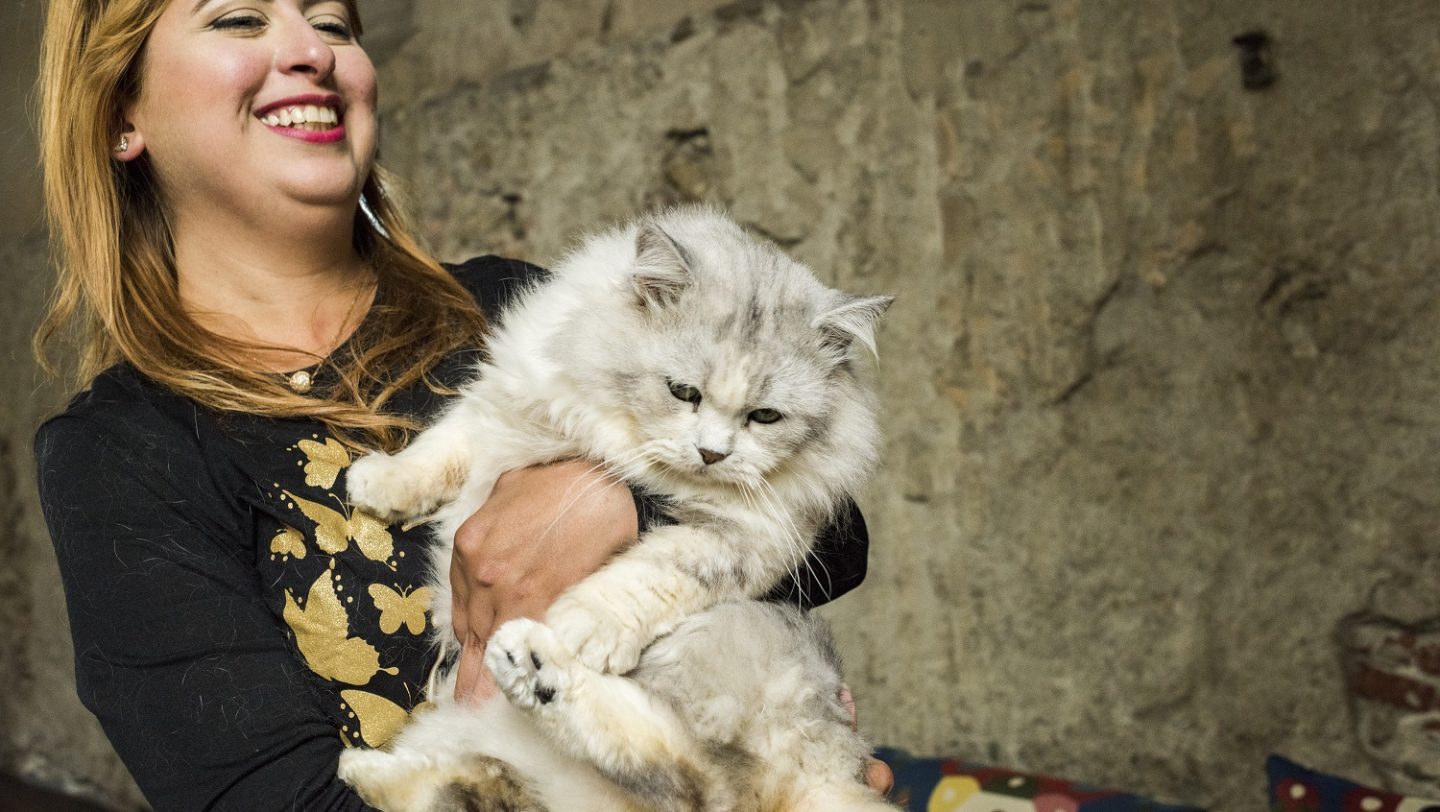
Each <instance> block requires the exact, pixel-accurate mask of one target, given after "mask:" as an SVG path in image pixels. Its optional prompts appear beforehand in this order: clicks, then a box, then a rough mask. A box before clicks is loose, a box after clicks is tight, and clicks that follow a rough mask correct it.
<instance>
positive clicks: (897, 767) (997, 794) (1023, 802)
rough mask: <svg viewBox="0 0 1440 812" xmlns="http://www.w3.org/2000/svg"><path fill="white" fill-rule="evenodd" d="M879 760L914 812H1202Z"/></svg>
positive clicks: (895, 754) (998, 774)
mask: <svg viewBox="0 0 1440 812" xmlns="http://www.w3.org/2000/svg"><path fill="white" fill-rule="evenodd" d="M876 756H877V757H879V758H880V759H881V760H883V761H884V762H885V763H887V764H889V765H890V769H891V770H894V772H895V791H894V792H893V793H892V794H891V796H890V797H891V798H892V799H893V800H895V802H896V803H899V804H900V805H901V806H902V807H904V808H905V809H906V810H909V812H1201V810H1200V809H1199V807H1193V806H1167V805H1165V804H1161V803H1156V802H1155V801H1151V800H1148V799H1146V798H1141V797H1139V796H1136V795H1131V794H1129V793H1125V792H1118V791H1116V790H1106V789H1099V788H1098V787H1090V786H1086V785H1084V784H1075V783H1072V782H1070V781H1066V780H1064V779H1062V778H1051V777H1049V776H1044V775H1034V774H1031V773H1022V772H1016V771H1015V770H1005V769H1000V768H997V767H985V766H981V765H979V764H973V763H970V762H965V761H959V760H957V759H941V758H917V757H915V756H912V755H910V754H909V753H906V752H905V751H903V750H892V749H881V750H880V751H879V752H877V753H876Z"/></svg>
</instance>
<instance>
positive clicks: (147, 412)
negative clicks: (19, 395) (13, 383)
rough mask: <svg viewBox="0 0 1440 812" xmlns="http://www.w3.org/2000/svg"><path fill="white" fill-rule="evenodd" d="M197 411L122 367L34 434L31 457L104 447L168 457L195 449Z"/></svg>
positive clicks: (96, 382) (112, 369) (99, 378)
mask: <svg viewBox="0 0 1440 812" xmlns="http://www.w3.org/2000/svg"><path fill="white" fill-rule="evenodd" d="M197 408H198V407H197V406H196V405H195V403H194V402H193V401H191V400H189V399H188V398H184V397H181V396H179V395H177V394H175V393H173V392H171V391H169V390H168V389H166V388H165V387H163V386H160V385H159V384H157V383H155V382H153V381H151V380H150V379H148V378H146V377H145V376H143V375H141V374H140V373H139V372H138V371H136V370H135V369H134V368H133V367H131V366H130V365H129V364H126V363H123V362H122V363H120V364H116V365H115V366H113V367H110V368H109V369H107V370H105V371H104V372H101V373H100V374H99V375H97V376H95V379H94V380H92V381H91V382H90V385H89V387H87V388H86V389H85V390H84V391H82V392H80V393H79V394H77V395H75V396H74V397H73V398H71V399H70V402H69V404H68V405H67V406H66V407H65V408H64V409H63V410H61V411H60V412H59V413H57V414H55V415H53V416H51V417H50V418H48V419H47V420H45V421H44V422H43V423H41V424H40V427H39V428H38V429H37V430H36V432H35V456H36V458H37V461H38V462H40V464H41V470H42V471H43V470H44V468H45V464H44V463H45V461H46V460H47V458H54V457H57V456H73V455H75V454H77V453H80V454H83V453H86V450H87V449H88V450H89V451H90V452H91V453H94V452H98V451H99V450H101V449H102V448H104V449H115V448H117V447H119V448H129V449H133V450H135V451H143V450H148V451H151V452H154V451H160V452H168V451H171V450H173V449H175V448H176V447H179V446H185V445H187V444H194V443H196V442H198V438H196V437H195V436H194V432H193V431H189V430H187V428H186V426H194V425H195V423H196V420H197V418H198V415H197V414H196V409H197Z"/></svg>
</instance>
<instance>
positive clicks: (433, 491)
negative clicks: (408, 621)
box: [347, 209, 890, 809]
mask: <svg viewBox="0 0 1440 812" xmlns="http://www.w3.org/2000/svg"><path fill="white" fill-rule="evenodd" d="M889 301H890V300H889V298H888V297H871V298H856V297H851V296H847V295H845V294H842V293H839V292H837V291H834V290H830V289H828V288H826V287H824V286H823V285H821V284H820V282H819V281H818V280H816V279H815V277H814V275H813V274H811V273H810V272H809V271H808V270H807V269H805V268H804V267H803V266H801V265H800V264H798V263H796V262H794V261H793V260H791V259H789V258H788V257H786V256H785V255H783V254H782V253H780V252H779V251H778V250H776V249H775V248H774V247H773V246H771V245H769V244H768V243H762V242H759V241H756V240H754V239H752V238H751V237H749V236H748V235H746V234H745V233H744V232H743V231H742V230H741V229H740V228H739V227H738V226H736V225H735V224H734V223H733V222H731V221H730V220H728V219H726V218H725V217H723V216H722V215H720V214H718V213H716V212H714V211H711V210H707V209H680V210H674V211H671V212H667V213H665V214H662V215H659V216H657V217H655V218H653V219H650V220H645V221H641V222H638V223H634V224H631V225H628V226H625V227H622V228H619V229H615V230H613V231H610V232H607V233H604V234H601V235H598V236H596V237H592V238H591V239H589V240H587V241H586V242H585V243H584V244H583V245H582V246H581V247H580V248H579V249H578V250H577V251H576V252H575V253H574V254H572V255H570V256H569V257H567V258H566V259H565V260H564V261H562V262H561V263H559V264H558V265H557V266H556V267H555V269H554V272H553V278H552V279H551V280H549V281H548V282H546V283H544V284H542V285H539V286H538V287H536V288H534V289H533V290H531V291H529V292H528V293H527V294H526V295H524V296H523V297H522V298H521V299H520V301H519V302H518V304H516V305H515V306H514V307H513V308H512V309H511V310H510V312H508V313H507V314H506V315H505V317H504V320H503V323H502V325H501V327H500V329H499V330H498V332H496V333H495V335H494V337H493V339H492V341H491V343H490V345H489V347H488V350H489V360H488V361H487V362H485V363H484V364H482V365H481V366H480V368H479V369H478V370H477V373H478V374H477V378H476V380H475V382H474V383H472V384H470V385H468V386H467V387H466V388H465V389H464V390H463V391H462V393H461V397H460V398H459V399H458V400H457V402H456V403H455V404H454V405H453V406H452V407H451V408H450V409H449V410H448V411H447V412H446V413H445V414H444V415H443V416H442V417H441V419H440V420H439V421H438V422H437V423H436V424H435V425H434V426H432V427H431V428H429V429H427V430H426V431H425V432H423V433H422V434H421V435H420V436H419V437H417V438H416V440H415V441H414V442H413V443H411V445H410V446H409V447H408V448H406V449H405V450H404V451H402V452H400V453H399V454H396V455H395V456H393V457H392V456H386V455H371V456H368V457H365V458H363V459H361V460H359V461H357V462H356V463H355V464H354V465H353V466H352V467H351V468H350V470H349V472H348V482H347V487H348V492H349V496H350V499H351V501H352V502H354V503H355V504H357V505H360V506H363V507H366V508H368V509H369V510H371V511H373V512H375V513H377V514H379V515H382V516H385V517H387V518H399V517H405V516H416V515H424V514H426V513H429V512H430V511H432V510H436V509H438V513H436V514H435V517H436V519H437V531H436V532H437V539H438V543H437V544H436V546H435V549H434V552H433V556H432V561H431V565H432V572H433V575H434V582H433V583H432V585H431V586H432V588H434V590H435V593H436V595H437V597H436V600H435V603H434V614H433V622H434V624H435V628H436V631H437V635H438V638H439V642H440V643H441V644H442V645H452V644H453V643H454V642H455V641H454V640H453V632H452V631H451V624H450V618H451V614H450V613H451V606H450V602H451V594H450V590H449V572H450V557H451V545H450V543H449V540H450V539H452V538H453V537H454V533H455V531H456V530H457V529H458V527H459V525H460V524H461V523H462V522H463V521H464V520H465V519H466V518H468V517H469V516H470V515H471V514H473V513H474V512H475V510H477V509H478V508H479V506H480V505H481V504H482V503H483V502H484V500H485V499H486V497H487V496H488V495H489V492H490V490H491V488H492V487H493V485H494V482H495V480H496V478H498V477H499V475H500V474H501V473H503V472H505V471H509V470H513V469H516V468H522V467H526V466H529V465H534V464H539V463H544V462H549V461H554V460H558V459H564V458H571V457H582V458H586V459H591V460H596V461H599V462H600V463H602V464H603V465H605V466H606V467H607V468H609V469H610V470H611V471H612V472H614V473H615V474H617V475H618V476H620V477H621V478H622V479H624V480H626V481H628V482H630V483H632V484H634V485H638V486H640V487H642V488H644V489H646V490H648V491H650V492H652V493H655V494H659V495H662V496H665V497H667V498H668V499H669V500H670V502H671V504H673V506H674V508H673V511H672V513H673V515H674V516H675V518H676V519H677V520H678V521H679V523H678V524H675V525H669V526H662V527H658V528H656V529H653V530H651V531H650V532H648V533H646V534H645V536H644V537H643V538H642V539H641V542H640V543H639V544H637V545H635V546H634V547H632V548H631V549H629V550H628V551H627V552H625V553H623V554H621V555H619V556H618V557H616V558H615V559H614V560H613V561H611V562H610V563H609V564H607V565H606V566H605V567H603V568H602V569H601V570H600V571H599V572H597V573H595V574H594V575H592V576H590V577H589V578H587V579H585V580H584V581H582V582H581V583H579V584H578V585H576V586H575V587H573V588H572V589H570V590H569V591H567V592H566V593H565V594H564V595H562V596H561V598H560V599H559V600H558V601H556V603H555V604H554V606H553V607H552V608H551V609H550V610H549V612H548V613H547V615H546V619H545V624H544V625H543V626H539V625H536V626H534V627H527V629H526V632H525V634H524V635H523V638H524V640H523V641H520V642H516V641H512V642H513V643H514V646H515V647H518V648H527V647H528V648H529V649H531V650H533V649H534V648H535V647H536V646H539V647H541V648H544V649H545V650H546V652H547V653H546V655H545V656H546V658H547V659H548V660H552V661H561V660H563V661H564V662H563V667H562V665H561V664H556V665H553V666H552V668H551V671H550V673H552V674H571V675H578V676H574V679H575V680H576V681H577V684H583V685H597V686H605V687H604V688H603V689H602V688H596V689H594V690H595V691H602V692H603V693H604V695H605V696H606V698H607V700H608V701H609V702H611V703H614V704H616V705H618V706H619V707H624V708H627V709H629V712H631V713H633V714H635V715H636V716H637V718H643V719H644V720H646V721H644V722H643V723H639V729H643V730H646V731H649V732H650V733H654V734H656V735H659V734H658V733H656V732H657V731H664V730H670V729H674V730H680V729H682V728H683V729H685V730H687V731H689V728H688V726H687V724H688V723H682V722H681V721H679V720H677V719H673V718H670V717H669V716H667V713H673V711H664V710H663V709H662V708H660V707H659V706H657V705H655V704H654V702H653V701H651V700H649V699H647V695H646V694H645V692H644V691H642V690H640V689H637V688H634V687H633V686H634V684H635V683H634V682H632V681H629V680H625V679H622V678H620V677H612V676H609V675H612V674H627V673H628V672H631V671H632V670H633V669H635V667H636V666H637V664H639V663H640V661H641V655H642V652H643V651H645V650H646V647H647V646H649V645H650V644H651V642H652V641H654V640H656V638H658V637H661V636H662V635H665V634H667V633H670V632H671V631H673V630H674V629H675V628H676V627H677V625H679V624H681V623H683V622H684V621H685V620H686V619H687V618H690V617H693V616H695V615H696V614H697V613H701V612H705V611H706V610H709V609H711V608H712V607H715V606H717V605H719V604H721V603H723V602H726V601H735V600H743V599H749V598H755V597H758V596H760V595H761V594H763V593H764V592H765V591H767V590H768V589H770V588H771V587H772V586H773V585H774V584H775V583H776V582H777V581H778V580H779V579H780V578H781V577H782V576H784V575H785V574H786V573H787V572H789V573H794V572H797V571H798V568H799V567H800V566H801V564H802V561H803V559H804V557H805V555H806V554H807V553H808V551H809V549H810V546H811V545H812V543H813V539H814V536H815V533H816V531H817V529H818V527H819V526H820V524H821V523H822V522H823V521H825V520H826V519H827V518H828V517H829V516H830V515H831V513H832V512H833V511H834V510H835V508H836V506H837V504H838V502H839V501H840V500H841V499H842V498H843V496H844V494H846V493H848V492H853V491H854V490H855V489H857V488H858V487H859V486H860V485H861V484H862V483H863V481H864V480H865V478H866V477H867V476H868V474H869V472H870V470H871V468H872V467H873V465H874V462H875V455H876V446H877V431H876V426H875V420H874V411H875V409H874V398H873V394H872V392H871V390H870V387H869V386H868V384H867V382H866V381H865V380H864V375H865V374H866V369H865V367H864V366H863V365H862V364H861V363H859V361H860V360H862V359H860V358H859V357H858V356H859V354H860V353H859V351H860V350H867V351H873V348H874V337H873V328H874V321H875V319H877V318H878V317H879V315H880V314H881V313H882V312H883V311H884V309H885V307H886V306H888V304H889ZM676 386H685V387H691V388H692V389H693V391H694V392H696V393H698V394H697V396H696V399H695V401H694V402H687V401H684V400H681V399H680V395H678V394H675V393H676V392H684V391H685V390H684V389H676V388H675V387H676ZM757 410H775V411H778V412H780V413H782V415H783V417H782V419H780V420H778V421H774V422H773V423H772V422H766V421H762V420H758V419H753V416H754V415H757V414H763V412H759V411H757ZM702 449H703V450H704V451H705V452H706V455H709V456H712V457H713V456H715V455H721V458H720V459H719V460H718V461H713V460H712V461H711V464H707V462H706V460H705V459H704V455H702V454H701V450H702ZM507 628H508V627H507ZM537 630H543V631H537ZM505 631H506V630H505V629H502V633H504V632H505ZM515 634H517V635H518V634H520V633H519V632H515ZM542 638H543V641H541V642H537V640H541V639H542ZM522 643H523V645H522ZM493 645H494V644H493V643H492V646H493ZM490 665H491V666H492V670H495V669H499V671H504V670H505V669H504V667H503V666H504V664H503V663H500V662H495V661H492V662H491V663H490ZM759 666H760V664H755V667H759ZM497 676H500V674H499V673H498V671H497ZM509 676H510V677H512V678H513V679H512V682H513V685H512V686H511V688H510V689H508V690H509V693H510V695H511V699H512V700H515V699H516V697H517V696H519V695H520V694H518V693H516V692H517V691H520V690H521V689H520V688H518V687H515V686H518V685H521V683H523V681H524V680H523V679H522V678H521V677H518V676H515V675H514V674H510V675H509ZM533 676H534V675H530V677H533ZM528 678H529V677H526V679H528ZM514 680H520V681H519V682H514ZM626 686H631V687H626ZM637 691H638V693H637ZM581 693H582V694H583V693H584V691H583V690H582V691H581ZM621 697H630V698H629V699H627V700H624V701H622V700H621ZM647 703H648V704H647ZM491 704H492V706H493V705H495V704H503V703H491ZM543 704H544V707H543V708H542V707H541V706H540V705H534V706H532V707H531V709H530V713H529V714H528V715H529V718H530V719H531V720H532V721H535V720H536V719H543V718H545V714H550V715H551V716H553V715H554V714H553V713H552V712H553V711H554V710H555V709H554V708H549V707H548V704H549V703H543ZM448 707H458V706H454V705H453V704H451V705H448ZM505 707H506V708H507V709H506V710H503V711H502V710H498V709H495V708H493V707H487V709H486V711H487V713H489V714H491V715H492V716H493V717H495V718H493V719H492V718H488V717H487V718H486V719H481V718H479V717H474V718H472V716H471V715H470V714H469V713H464V714H456V715H455V720H451V719H448V718H447V719H446V720H443V721H428V720H429V719H430V717H434V716H439V715H440V714H438V713H435V714H429V715H428V716H427V717H426V719H422V720H421V721H419V722H417V724H416V725H415V726H414V727H413V728H412V729H410V730H407V731H406V732H405V733H404V734H403V735H402V737H401V739H400V743H399V744H398V745H397V752H402V751H404V750H406V748H408V747H411V746H412V745H414V744H416V742H417V737H421V736H443V737H445V738H446V739H450V738H453V737H454V736H455V735H457V733H456V731H455V730H452V729H451V727H452V726H454V727H461V728H464V729H465V730H466V731H468V732H467V733H466V738H465V742H466V745H465V746H475V747H482V746H484V747H493V746H494V741H493V738H494V737H492V735H491V734H490V733H489V732H488V731H487V732H485V733H479V732H476V731H479V730H484V729H485V728H484V727H483V726H482V724H481V723H482V722H483V723H485V724H486V725H492V724H500V725H506V724H514V722H513V720H512V719H511V718H510V716H511V715H513V714H514V713H515V710H514V708H512V707H511V706H509V705H506V706H505ZM563 707H565V708H567V709H568V710H567V713H569V714H570V715H569V716H567V717H566V722H565V724H566V725H567V727H566V728H565V731H568V732H562V731H561V730H560V729H558V728H553V729H551V730H549V732H548V736H549V738H551V739H556V738H557V737H559V738H560V739H562V740H563V739H565V737H566V736H568V737H569V740H570V741H571V743H572V745H573V746H572V747H571V751H572V752H571V755H572V756H574V757H576V758H578V759H579V760H578V761H576V762H575V764H574V765H572V766H570V767H562V766H560V765H556V764H550V763H545V764H541V763H539V762H536V763H535V767H536V769H537V770H539V772H538V773H537V772H532V771H531V770H530V769H528V768H526V767H522V768H521V771H522V772H523V773H524V774H526V775H531V776H534V775H537V774H538V775H550V774H551V771H552V769H553V770H560V771H561V773H563V774H564V775H566V776H572V774H573V773H575V771H576V770H578V771H579V772H580V773H584V771H585V768H584V766H583V765H584V764H586V763H589V764H592V765H593V764H595V763H597V761H598V760H600V759H601V758H602V757H603V755H604V754H605V753H606V752H609V753H610V755H612V756H613V755H614V752H612V751H606V750H605V749H604V748H605V747H613V746H615V745H616V743H617V742H624V741H631V742H634V741H637V739H635V738H634V737H633V736H632V737H625V736H618V735H603V734H599V733H597V734H596V735H597V736H600V739H601V740H602V742H603V745H597V746H580V745H579V744H576V742H580V741H584V740H585V735H584V734H583V731H584V730H585V726H584V724H579V723H577V722H576V720H577V719H582V718H583V719H588V720H589V723H590V724H592V725H594V726H597V727H598V728H606V727H607V725H608V726H609V727H614V725H619V724H622V723H623V720H617V719H615V718H614V714H613V713H611V714H608V715H607V714H602V713H599V712H598V710H597V709H591V712H588V713H587V712H584V709H585V708H587V707H588V706H587V705H586V704H585V703H584V702H578V701H572V702H567V703H565V704H564V705H563ZM542 709H543V710H544V711H545V713H541V712H540V711H541V710H542ZM740 712H742V713H743V712H745V711H743V710H742V711H740ZM448 713H449V712H448V711H447V714H448ZM461 716H464V721H457V720H458V719H459V718H460V717H461ZM497 720H498V721H497ZM606 720H609V721H608V722H607V721H606ZM677 725H678V726H679V727H676V726H677ZM540 727H541V728H544V727H545V725H544V724H543V723H542V724H540ZM431 728H435V730H433V731H430V729H431ZM507 729H508V728H507ZM415 730H421V731H430V732H424V733H421V732H412V731H415ZM577 731H580V732H577ZM686 735H693V731H691V732H689V733H687V734H686ZM517 736H519V738H518V739H517V740H524V738H525V737H524V736H521V735H519V734H517ZM677 736H678V737H679V738H677ZM671 739H674V740H675V741H676V742H678V741H680V739H684V736H680V734H678V733H676V734H674V735H669V736H668V738H666V740H667V741H669V740H671ZM482 740H483V742H488V743H489V744H482ZM692 744H693V743H692ZM677 746H678V744H677ZM747 746H759V745H756V744H755V743H754V742H749V743H748V744H747ZM542 749H543V747H542ZM660 749H661V750H663V749H664V748H660ZM762 749H765V750H769V749H771V748H769V747H765V748H762ZM780 749H781V750H783V748H780ZM480 752H486V753H487V754H488V751H480ZM657 752H658V750H657ZM772 755H774V756H776V757H783V756H782V754H781V753H780V752H778V751H777V752H775V753H772ZM512 757H513V758H516V759H519V760H521V761H526V760H527V759H530V758H531V756H530V755H529V754H528V753H520V754H508V755H506V756H504V757H503V758H505V760H507V761H508V760H511V758H512ZM537 758H538V756H537ZM696 758H697V759H699V756H696ZM700 760H701V761H703V759H700ZM512 763H515V762H513V761H512ZM527 763H528V761H527ZM517 766H520V765H518V764H517ZM616 769H618V767H617V768H616ZM557 774H560V773H557ZM607 775H610V776H611V777H612V778H613V777H614V774H613V772H607ZM717 780H718V779H717ZM722 783H723V782H722ZM416 808H423V807H416ZM555 808H556V809H560V808H564V809H576V808H579V807H576V806H574V805H566V806H560V807H555ZM604 808H607V809H622V808H624V807H620V806H606V807H604ZM715 808H717V809H718V808H719V807H715ZM727 808H728V807H727ZM735 808H737V809H738V808H749V807H747V806H743V805H742V806H738V807H735ZM838 808H839V807H837V809H838Z"/></svg>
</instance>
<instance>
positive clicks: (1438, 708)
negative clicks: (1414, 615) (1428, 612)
mask: <svg viewBox="0 0 1440 812" xmlns="http://www.w3.org/2000/svg"><path fill="white" fill-rule="evenodd" d="M1340 642H1341V651H1342V652H1343V654H1344V663H1345V682H1346V685H1347V687H1348V688H1349V689H1350V707H1351V710H1352V713H1351V719H1352V720H1353V721H1354V724H1355V737H1356V742H1357V743H1358V744H1359V745H1360V750H1361V752H1363V753H1364V754H1365V756H1366V759H1367V760H1368V761H1369V762H1370V765H1371V766H1372V767H1374V768H1375V771H1376V772H1378V773H1379V774H1380V780H1381V781H1382V782H1384V784H1385V786H1387V787H1390V788H1391V789H1393V790H1394V791H1396V792H1403V793H1406V794H1408V795H1421V796H1424V797H1426V798H1440V736H1437V735H1436V734H1437V733H1440V621H1434V620H1432V621H1430V622H1429V623H1422V624H1415V625H1407V624H1404V623H1400V622H1398V621H1395V620H1391V619H1387V618H1381V617H1377V616H1374V615H1370V614H1363V615H1354V616H1351V617H1349V618H1346V619H1345V620H1344V621H1343V622H1342V623H1341V624H1340Z"/></svg>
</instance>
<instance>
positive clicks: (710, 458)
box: [700, 448, 730, 465]
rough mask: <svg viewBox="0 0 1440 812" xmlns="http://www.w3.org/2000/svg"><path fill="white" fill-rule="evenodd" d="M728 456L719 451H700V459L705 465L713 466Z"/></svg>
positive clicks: (703, 449) (704, 449)
mask: <svg viewBox="0 0 1440 812" xmlns="http://www.w3.org/2000/svg"><path fill="white" fill-rule="evenodd" d="M728 456H730V455H729V454H725V453H722V452H719V451H711V450H710V449H708V448H702V449H700V459H702V460H704V461H705V464H706V465H714V464H715V463H717V462H719V461H721V460H723V459H725V458H726V457H728Z"/></svg>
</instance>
